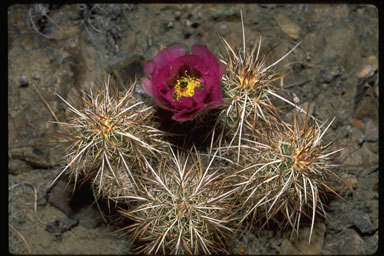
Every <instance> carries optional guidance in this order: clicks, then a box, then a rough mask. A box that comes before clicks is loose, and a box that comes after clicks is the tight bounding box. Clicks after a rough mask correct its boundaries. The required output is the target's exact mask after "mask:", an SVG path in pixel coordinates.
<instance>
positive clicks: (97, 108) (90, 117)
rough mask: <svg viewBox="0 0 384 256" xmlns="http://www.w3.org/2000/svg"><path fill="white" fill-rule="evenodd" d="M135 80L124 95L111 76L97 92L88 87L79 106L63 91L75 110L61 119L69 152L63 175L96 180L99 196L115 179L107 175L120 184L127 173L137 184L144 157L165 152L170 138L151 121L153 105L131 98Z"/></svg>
mask: <svg viewBox="0 0 384 256" xmlns="http://www.w3.org/2000/svg"><path fill="white" fill-rule="evenodd" d="M133 85H134V84H133ZM133 85H131V87H130V88H129V89H128V90H127V91H126V92H125V94H124V95H123V96H119V95H118V92H117V91H113V89H114V88H113V87H112V86H111V85H110V79H109V77H108V78H107V79H106V81H105V83H104V86H103V87H102V88H101V89H100V90H99V91H98V92H97V93H96V94H94V93H93V92H92V91H90V93H88V94H87V93H85V92H83V96H82V97H81V99H80V102H81V103H83V106H82V107H81V108H79V109H76V108H75V107H73V106H72V105H71V104H70V103H69V102H68V101H66V100H64V99H63V98H62V97H61V96H59V95H58V97H59V98H60V99H61V100H63V102H64V103H65V104H66V105H67V106H68V108H69V110H70V112H71V115H69V116H68V118H67V122H59V123H58V124H59V125H60V126H61V127H62V129H63V132H62V133H60V135H61V137H62V138H63V139H62V141H61V142H62V143H63V144H64V145H66V148H65V151H66V152H68V153H67V155H66V156H65V158H66V159H67V163H68V164H67V166H66V167H65V168H64V169H63V171H62V172H61V173H60V175H61V174H63V173H64V172H65V171H66V170H67V169H68V170H70V176H71V177H74V181H75V184H76V183H78V182H79V179H80V180H81V181H83V182H86V181H88V180H90V181H92V183H95V182H96V181H97V183H98V184H97V186H98V189H97V190H96V191H97V195H98V194H100V193H101V192H102V190H103V187H104V186H105V184H109V183H110V182H107V183H106V181H105V177H109V178H108V179H115V180H116V182H117V183H119V179H120V176H121V175H125V176H127V177H129V179H130V181H131V182H133V183H134V182H135V179H134V174H133V170H134V169H135V168H140V166H142V164H143V163H144V159H146V158H148V157H150V156H153V155H154V154H155V153H157V154H158V153H160V152H161V147H163V145H164V144H165V142H162V141H161V136H162V135H161V132H160V131H158V130H157V129H156V128H155V127H152V126H151V125H152V124H153V121H151V119H152V116H153V108H151V107H147V106H145V105H144V104H143V102H140V101H137V100H136V99H135V98H134V97H132V92H133ZM60 175H59V176H58V177H60ZM58 177H57V178H58ZM57 178H56V179H55V180H54V181H53V182H52V183H51V185H52V184H53V183H54V182H55V181H56V180H57Z"/></svg>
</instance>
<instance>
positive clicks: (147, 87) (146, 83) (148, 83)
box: [142, 77, 154, 97]
mask: <svg viewBox="0 0 384 256" xmlns="http://www.w3.org/2000/svg"><path fill="white" fill-rule="evenodd" d="M142 82H143V89H144V91H145V93H146V94H148V95H149V96H151V97H154V95H153V87H152V82H151V80H149V79H148V78H146V77H144V78H143V80H142Z"/></svg>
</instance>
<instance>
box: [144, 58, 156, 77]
mask: <svg viewBox="0 0 384 256" xmlns="http://www.w3.org/2000/svg"><path fill="white" fill-rule="evenodd" d="M154 68H155V63H153V61H152V60H149V61H146V62H144V73H145V74H146V75H147V76H151V74H152V72H153V69H154Z"/></svg>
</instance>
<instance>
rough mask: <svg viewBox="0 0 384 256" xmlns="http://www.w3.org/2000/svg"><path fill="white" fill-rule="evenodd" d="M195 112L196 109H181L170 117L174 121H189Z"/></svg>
mask: <svg viewBox="0 0 384 256" xmlns="http://www.w3.org/2000/svg"><path fill="white" fill-rule="evenodd" d="M197 113H198V111H196V110H192V111H191V110H189V109H183V110H181V111H179V112H177V113H175V114H174V115H173V116H172V119H173V120H175V121H178V122H185V121H189V120H191V119H193V118H194V117H195V116H196V114H197Z"/></svg>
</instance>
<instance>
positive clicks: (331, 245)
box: [8, 4, 379, 255]
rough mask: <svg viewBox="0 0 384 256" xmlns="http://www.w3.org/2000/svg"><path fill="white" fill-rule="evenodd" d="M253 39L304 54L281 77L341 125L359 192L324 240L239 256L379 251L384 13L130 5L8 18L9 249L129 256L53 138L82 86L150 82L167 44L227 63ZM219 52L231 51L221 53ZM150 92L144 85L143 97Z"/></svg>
mask: <svg viewBox="0 0 384 256" xmlns="http://www.w3.org/2000/svg"><path fill="white" fill-rule="evenodd" d="M241 9H242V10H243V15H244V23H245V33H246V38H247V41H249V42H250V41H254V40H258V39H259V36H262V49H269V48H270V47H272V46H275V45H277V46H276V47H275V48H274V50H273V51H272V53H271V54H270V57H271V58H272V59H274V60H276V59H278V58H280V57H281V56H283V55H284V54H285V53H286V52H287V51H288V50H289V49H291V48H292V47H293V46H294V45H295V44H296V43H297V42H299V41H302V42H301V44H300V46H299V47H298V48H297V49H296V50H295V51H294V52H293V53H292V54H290V55H289V56H288V57H287V58H286V59H284V61H282V62H281V63H280V64H279V65H278V66H277V67H276V70H277V71H279V72H281V73H289V72H292V71H297V70H300V69H302V68H305V69H304V71H302V72H297V73H294V74H293V75H291V76H288V77H286V78H284V80H283V84H284V86H287V87H288V89H287V97H291V98H293V93H294V94H296V95H297V97H298V98H299V99H300V104H302V106H307V104H308V103H311V106H312V109H311V111H312V113H313V115H314V116H316V117H317V118H318V119H320V120H323V121H325V120H327V119H331V118H333V117H335V121H334V123H333V124H332V126H331V128H330V130H329V131H328V133H327V136H326V139H327V140H329V141H334V142H335V144H345V145H346V146H345V150H344V151H342V153H341V154H340V156H339V157H338V161H339V162H340V163H341V164H342V166H341V167H340V168H339V169H338V174H339V175H340V176H341V177H343V178H344V179H345V181H346V182H348V183H349V184H350V185H351V186H352V187H353V189H352V190H351V191H346V190H343V189H342V188H340V189H339V190H338V192H339V193H341V195H342V196H343V197H344V198H345V199H346V201H347V202H344V201H342V200H337V199H335V200H333V201H331V203H330V204H329V208H328V210H327V211H328V218H327V219H326V220H321V219H320V218H318V219H317V220H318V221H317V222H316V225H315V230H314V234H313V239H312V242H311V244H308V241H307V238H308V232H309V228H308V227H305V226H303V228H301V232H300V233H299V236H298V237H293V238H292V239H289V238H290V233H287V234H286V233H279V232H277V231H275V230H273V229H271V230H268V229H267V230H263V231H262V232H254V233H252V234H249V235H248V236H246V237H244V238H241V239H238V238H236V239H234V244H233V250H234V253H235V254H331V255H334V254H371V253H374V252H375V251H376V250H377V248H378V241H379V240H378V181H379V179H378V176H379V168H378V158H379V157H378V155H379V154H378V148H379V147H378V134H379V132H378V104H379V103H378V102H379V101H378V98H379V83H378V71H377V70H378V32H379V31H378V11H377V9H376V8H375V7H374V6H370V5H344V4H337V5H323V4H322V5H317V4H294V5H276V4H268V5H267V4H263V5H256V4H237V5H235V4H231V5H225V4H206V5H205V4H174V5H165V4H149V5H144V4H124V5H107V4H99V5H80V4H79V5H77V4H74V5H55V4H52V5H45V4H36V5H13V6H11V7H10V8H9V9H8V193H9V194H8V198H9V204H8V214H9V215H8V223H9V231H8V232H9V251H10V252H11V253H16V254H19V253H34V254H75V253H76V254H127V253H130V242H129V241H128V240H127V239H126V237H121V238H119V233H116V232H113V231H114V230H116V228H115V227H113V226H110V225H108V224H106V221H105V220H104V219H103V215H101V214H100V213H99V210H98V208H97V205H94V204H92V200H91V198H90V194H89V193H86V189H83V191H79V192H77V193H76V194H75V196H74V197H72V194H71V191H68V188H66V187H65V183H64V182H62V181H59V183H58V184H57V185H56V187H55V189H54V190H53V191H52V193H50V194H49V196H48V195H47V194H46V193H45V189H46V187H47V185H48V184H49V182H50V181H51V180H52V179H53V178H54V177H55V176H56V175H57V174H58V173H59V172H60V170H61V168H62V167H63V162H62V156H63V153H62V152H61V151H58V150H57V149H56V143H55V141H56V138H55V137H53V136H52V134H54V132H55V131H56V130H57V125H56V124H54V123H52V122H51V121H54V120H55V117H54V116H53V114H52V113H54V114H55V115H56V118H57V119H58V120H63V118H64V113H65V106H64V104H63V103H62V102H60V100H59V98H58V97H57V96H56V94H59V95H61V96H62V97H64V98H66V99H70V98H71V97H73V96H74V95H76V94H77V93H78V91H79V90H80V89H87V88H90V87H93V86H95V83H99V82H100V81H103V79H104V75H105V73H106V72H109V73H112V74H113V75H114V76H115V77H116V78H117V79H118V81H119V82H120V86H121V87H124V85H126V84H127V83H129V81H130V80H132V79H134V78H135V76H137V77H141V76H142V75H143V72H142V64H143V61H144V60H147V59H151V58H152V57H153V56H154V55H155V54H156V53H157V52H158V51H159V49H160V48H161V47H166V46H169V45H171V44H180V45H182V46H184V47H185V48H186V49H188V48H190V46H192V45H194V44H206V45H207V47H208V48H209V49H210V50H212V51H213V52H215V53H216V54H219V51H218V49H219V48H220V47H221V48H222V42H221V41H220V39H219V37H218V34H221V35H223V36H228V34H229V35H230V38H231V40H232V41H233V43H240V40H241V18H240V10H241ZM218 46H219V47H218ZM138 93H140V88H138Z"/></svg>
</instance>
